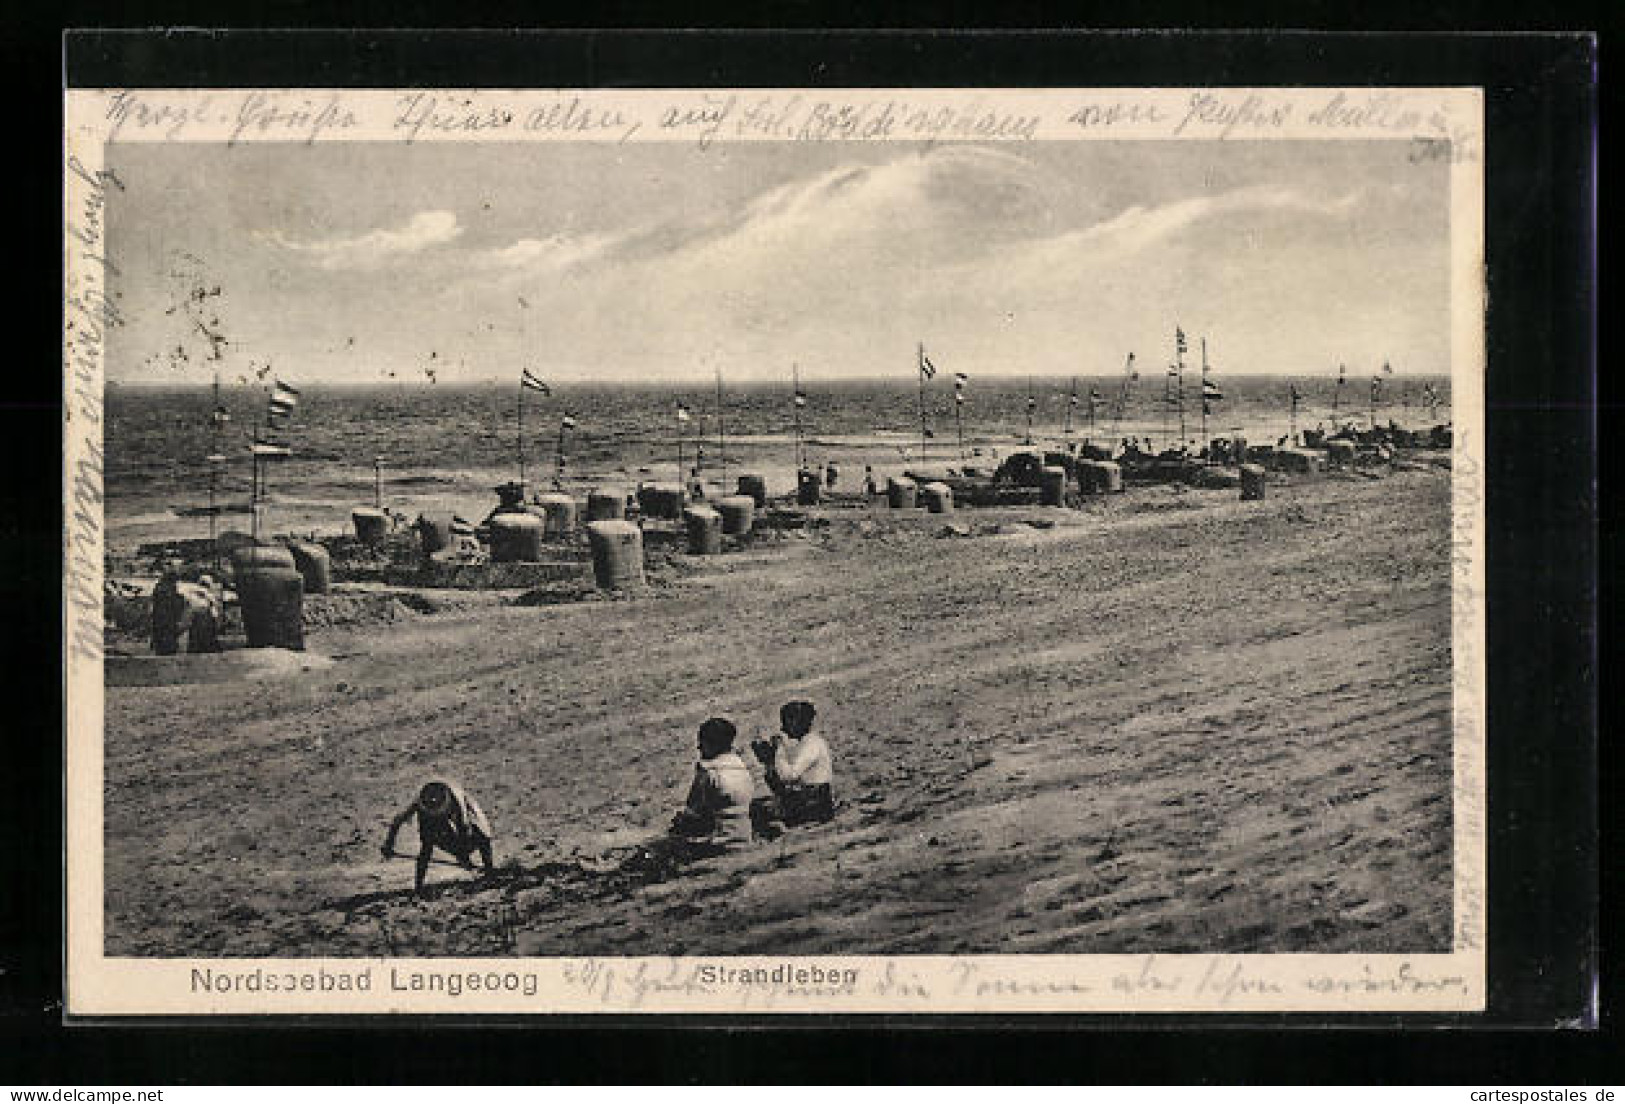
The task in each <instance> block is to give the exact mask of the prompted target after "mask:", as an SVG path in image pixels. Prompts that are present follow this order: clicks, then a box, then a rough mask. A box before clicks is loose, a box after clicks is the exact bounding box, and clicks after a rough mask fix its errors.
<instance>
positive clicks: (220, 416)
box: [214, 406, 231, 429]
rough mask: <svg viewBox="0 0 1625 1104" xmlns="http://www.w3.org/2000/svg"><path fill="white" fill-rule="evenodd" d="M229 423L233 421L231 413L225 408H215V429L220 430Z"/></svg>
mask: <svg viewBox="0 0 1625 1104" xmlns="http://www.w3.org/2000/svg"><path fill="white" fill-rule="evenodd" d="M229 421H231V413H230V411H228V410H227V409H226V408H225V407H223V406H217V407H215V408H214V427H215V428H216V429H219V428H220V427H221V426H223V425H225V424H226V423H227V422H229Z"/></svg>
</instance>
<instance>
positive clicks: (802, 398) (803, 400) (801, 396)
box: [795, 389, 807, 406]
mask: <svg viewBox="0 0 1625 1104" xmlns="http://www.w3.org/2000/svg"><path fill="white" fill-rule="evenodd" d="M795 403H796V405H797V406H806V405H807V395H806V393H805V392H803V391H801V390H799V389H798V390H797V391H796V397H795Z"/></svg>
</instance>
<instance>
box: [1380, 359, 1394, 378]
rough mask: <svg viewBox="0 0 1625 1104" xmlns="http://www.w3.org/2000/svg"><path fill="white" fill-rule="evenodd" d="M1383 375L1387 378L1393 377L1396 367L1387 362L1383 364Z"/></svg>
mask: <svg viewBox="0 0 1625 1104" xmlns="http://www.w3.org/2000/svg"><path fill="white" fill-rule="evenodd" d="M1382 374H1383V375H1385V376H1391V375H1393V374H1394V366H1393V365H1392V364H1389V363H1388V362H1387V361H1386V360H1385V361H1383V362H1382Z"/></svg>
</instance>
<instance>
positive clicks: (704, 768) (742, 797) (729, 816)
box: [671, 717, 755, 844]
mask: <svg viewBox="0 0 1625 1104" xmlns="http://www.w3.org/2000/svg"><path fill="white" fill-rule="evenodd" d="M736 731H737V730H736V729H735V728H734V726H733V722H732V721H729V720H727V719H726V718H724V717H712V718H711V719H710V720H708V721H706V722H705V723H704V724H702V725H700V732H699V741H698V743H699V749H700V761H699V763H698V764H697V765H696V766H695V768H694V781H693V783H691V784H690V786H689V788H688V797H687V799H686V800H685V801H684V803H683V808H682V810H681V811H680V812H678V814H677V816H676V817H674V818H673V819H672V822H671V834H672V835H674V836H681V837H683V838H685V839H692V840H706V841H709V842H712V843H724V844H731V843H749V842H750V839H751V819H750V806H751V799H752V798H753V797H754V796H755V784H754V782H753V780H752V779H751V774H750V768H749V767H747V766H745V761H744V760H743V759H741V758H740V757H739V754H738V752H736V751H734V749H733V744H734V736H735V734H736Z"/></svg>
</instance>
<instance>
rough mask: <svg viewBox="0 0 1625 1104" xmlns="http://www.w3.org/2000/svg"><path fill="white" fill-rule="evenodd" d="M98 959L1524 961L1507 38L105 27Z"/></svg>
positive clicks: (1013, 995)
mask: <svg viewBox="0 0 1625 1104" xmlns="http://www.w3.org/2000/svg"><path fill="white" fill-rule="evenodd" d="M66 97H67V102H66V119H67V132H66V135H65V142H64V149H63V157H64V163H63V177H62V179H63V182H64V187H65V209H64V212H63V231H64V234H63V241H64V248H65V251H66V265H67V268H66V272H67V275H66V287H65V289H64V296H65V310H64V318H65V323H64V325H65V341H64V395H65V406H66V413H65V419H64V425H63V432H64V447H65V450H66V471H65V482H64V486H63V495H64V504H65V507H66V509H65V518H66V530H65V532H64V555H65V593H64V608H65V615H66V623H65V631H66V644H67V649H66V655H67V659H66V663H67V669H66V680H67V693H68V699H67V701H68V731H67V748H66V758H67V805H68V825H67V829H68V847H67V855H66V861H67V867H68V883H69V901H68V928H69V930H68V937H69V939H68V955H67V962H66V971H67V983H68V988H67V992H68V1001H67V1007H68V1011H69V1013H70V1014H74V1015H87V1016H101V1015H141V1014H209V1013H226V1014H242V1013H390V1012H437V1013H584V1012H611V1013H624V1012H656V1013H673V1012H706V1013H742V1012H749V1013H772V1014H785V1013H792V1014H793V1013H808V1012H819V1013H825V1012H836V1013H865V1012H888V1013H896V1012H905V1013H906V1012H928V1013H959V1012H1001V1013H1005V1012H1009V1013H1014V1012H1069V1013H1070V1012H1088V1013H1112V1012H1169V1013H1173V1012H1213V1013H1219V1014H1230V1015H1236V1014H1244V1013H1254V1012H1278V1011H1294V1012H1310V1013H1343V1012H1371V1011H1382V1012H1447V1011H1462V1010H1475V1009H1481V1008H1482V1007H1483V1004H1484V997H1485V975H1484V946H1485V911H1484V893H1485V863H1484V859H1485V856H1484V846H1485V824H1484V812H1485V809H1484V793H1485V788H1484V781H1485V780H1484V773H1483V772H1484V710H1483V702H1484V621H1483V613H1484V611H1483V605H1482V598H1481V595H1482V578H1483V566H1484V524H1483V495H1482V488H1481V486H1480V482H1479V481H1480V478H1481V472H1482V471H1483V461H1484V455H1483V448H1484V446H1483V371H1484V355H1485V353H1484V332H1483V331H1484V296H1485V281H1484V273H1483V238H1484V227H1483V161H1482V156H1481V155H1482V110H1481V96H1480V93H1479V91H1478V90H1477V89H1472V88H1436V89H1426V88H1404V89H1398V88H1396V89H1380V88H1357V89H1356V88H1348V89H1338V88H1292V89H1284V88H1255V89H1243V88H1225V89H1214V90H1200V89H1143V88H1142V89H1104V88H1097V89H1090V88H1077V89H1042V90H1032V89H994V88H987V89H918V90H908V89H890V90H872V89H852V90H844V91H842V90H833V91H831V90H807V89H799V90H798V89H783V90H772V89H751V90H734V91H729V90H638V91H569V90H562V91H561V90H537V91H492V90H485V91H479V90H468V91H449V90H434V91H422V90H417V91H391V90H375V91H345V90H324V89H303V90H292V91H289V90H276V91H270V90H255V89H240V90H230V89H214V90H209V91H165V90H139V91H131V90H119V89H99V90H72V91H69V92H68V93H67V94H66Z"/></svg>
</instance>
